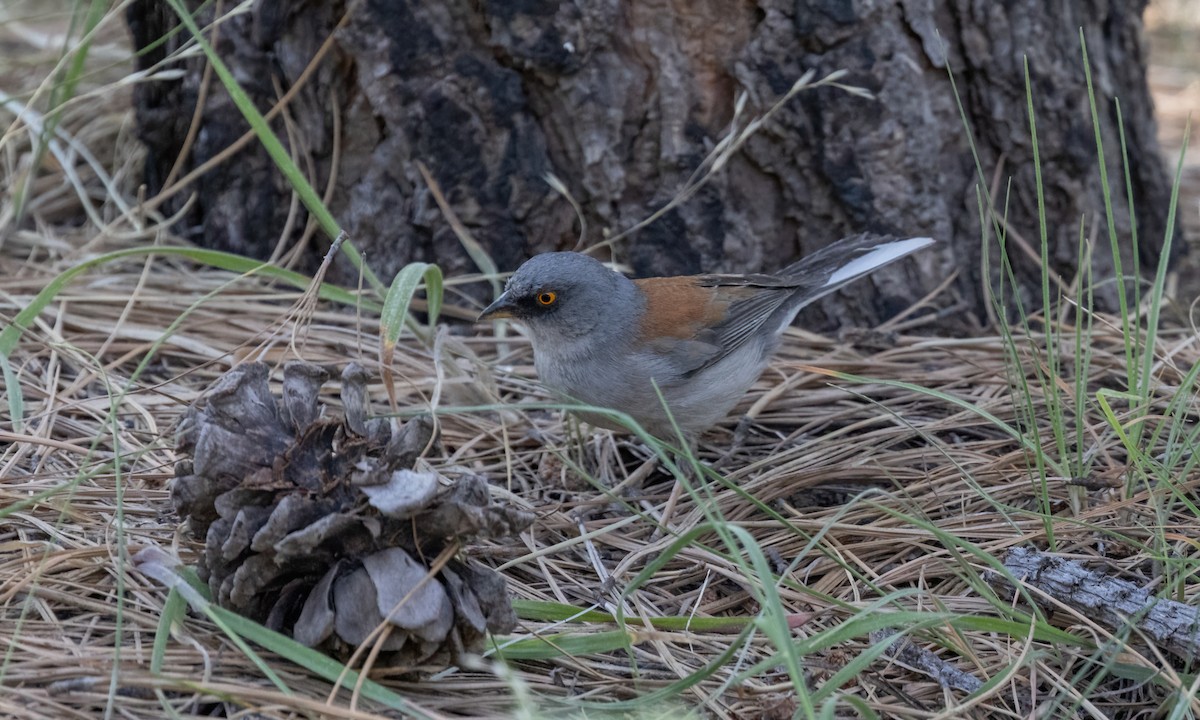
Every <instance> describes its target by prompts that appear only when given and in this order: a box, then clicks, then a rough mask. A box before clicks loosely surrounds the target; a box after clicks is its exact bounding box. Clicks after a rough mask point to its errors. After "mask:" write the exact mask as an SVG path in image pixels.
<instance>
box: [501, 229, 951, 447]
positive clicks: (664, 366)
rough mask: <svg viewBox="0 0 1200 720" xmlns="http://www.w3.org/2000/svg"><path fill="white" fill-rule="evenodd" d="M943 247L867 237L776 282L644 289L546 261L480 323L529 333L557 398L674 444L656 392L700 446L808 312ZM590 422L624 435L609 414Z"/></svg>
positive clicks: (526, 267) (510, 287)
mask: <svg viewBox="0 0 1200 720" xmlns="http://www.w3.org/2000/svg"><path fill="white" fill-rule="evenodd" d="M932 243H933V240H932V239H930V238H924V237H918V238H907V239H903V240H901V239H897V238H893V237H886V236H880V235H873V234H864V235H856V236H853V237H849V238H846V239H844V240H840V241H838V242H836V243H834V244H832V245H830V246H828V247H826V248H823V249H821V250H819V251H817V252H815V253H812V254H810V255H808V256H806V257H805V258H803V259H802V260H800V261H799V262H796V263H795V264H793V265H789V266H788V267H786V268H784V269H783V270H780V271H779V272H777V273H773V274H769V275H766V274H764V275H688V276H681V277H656V278H646V279H642V280H630V279H629V278H627V277H625V276H624V275H622V274H620V273H618V272H616V271H614V270H610V269H609V268H608V267H606V266H605V265H603V264H602V263H601V262H600V261H598V260H596V259H595V258H591V257H588V256H587V255H581V254H579V253H573V252H556V253H545V254H542V255H537V256H535V257H533V258H531V259H529V260H528V261H526V262H525V263H524V264H523V265H521V267H520V268H518V269H517V271H516V273H514V274H513V276H512V278H510V279H509V281H508V284H507V285H506V286H505V289H504V292H503V294H501V295H500V297H498V298H496V301H495V302H494V303H492V304H491V305H489V306H488V307H487V308H486V309H485V310H484V311H483V313H481V314H480V316H479V319H480V320H487V319H492V318H504V317H508V318H514V319H516V320H518V321H520V322H522V323H523V324H524V325H525V326H526V327H527V328H528V329H529V335H530V338H531V340H532V342H533V358H534V365H535V366H536V368H537V373H538V377H539V378H540V379H541V381H542V382H543V383H544V384H545V385H546V386H547V387H549V388H550V389H551V390H553V391H555V392H557V393H559V394H561V395H563V396H565V397H566V398H568V399H571V400H576V401H579V402H582V403H585V404H588V405H594V406H597V407H603V408H609V409H613V410H619V411H621V412H624V413H626V414H628V415H630V416H631V417H633V418H634V419H635V420H637V421H638V423H640V424H641V425H642V427H643V428H645V429H646V430H647V431H648V432H650V433H651V434H653V435H656V436H659V437H663V438H669V437H672V436H673V435H674V430H673V429H672V426H671V422H670V420H669V418H668V417H667V413H666V411H664V409H663V405H662V402H661V401H660V399H659V396H658V394H657V393H656V392H655V391H654V384H657V385H658V388H659V390H660V391H661V393H662V396H663V398H664V399H665V400H666V403H667V406H668V407H669V408H670V411H671V416H672V417H674V419H675V423H676V424H677V425H678V426H679V428H680V430H682V431H683V433H684V434H685V435H689V436H694V435H697V434H699V433H701V432H703V431H704V430H707V429H708V428H710V427H712V426H713V425H715V424H716V423H717V422H719V421H720V420H721V419H723V418H724V417H725V416H726V415H727V414H728V413H729V410H730V409H731V408H732V407H733V406H734V405H735V404H736V403H737V401H738V400H739V399H740V398H741V397H742V395H743V394H745V392H746V390H748V389H749V388H750V386H751V385H753V384H754V381H755V380H757V379H758V376H759V374H761V373H762V371H763V369H764V368H765V367H766V365H767V361H768V359H769V358H770V355H771V353H772V352H773V351H774V350H775V348H776V347H777V346H778V345H779V337H780V335H781V334H782V333H783V330H784V329H785V328H786V327H787V326H788V325H789V324H791V322H792V320H793V319H794V318H795V317H796V313H797V312H799V311H800V309H801V308H803V307H804V306H805V305H808V304H809V303H811V302H813V301H814V300H817V299H818V298H820V297H822V296H824V295H827V294H828V293H831V292H833V291H835V290H837V289H838V288H840V287H842V286H844V285H846V284H847V283H851V282H853V281H855V280H857V279H858V278H861V277H863V276H864V275H866V274H867V273H870V272H872V271H873V270H876V269H878V268H881V267H883V266H884V265H887V264H888V263H891V262H895V261H896V260H899V259H900V258H902V257H904V256H906V255H908V254H910V253H912V252H915V251H917V250H920V249H921V248H923V247H926V246H928V245H931V244H932ZM583 419H584V420H586V421H588V422H591V423H592V424H595V425H600V426H603V427H614V424H613V423H612V421H611V420H609V419H607V418H606V417H605V416H602V415H596V414H584V415H583Z"/></svg>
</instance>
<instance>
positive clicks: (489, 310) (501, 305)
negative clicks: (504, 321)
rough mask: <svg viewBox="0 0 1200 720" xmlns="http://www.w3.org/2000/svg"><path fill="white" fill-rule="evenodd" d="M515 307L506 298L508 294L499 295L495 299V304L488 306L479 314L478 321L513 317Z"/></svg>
mask: <svg viewBox="0 0 1200 720" xmlns="http://www.w3.org/2000/svg"><path fill="white" fill-rule="evenodd" d="M516 307H517V306H516V305H515V304H514V303H513V302H512V300H511V299H509V297H508V293H500V297H498V298H496V302H494V303H492V304H491V305H488V306H487V307H485V308H484V309H483V312H481V313H479V320H480V321H481V322H482V321H484V320H499V319H500V318H510V317H514V315H513V310H515V309H516Z"/></svg>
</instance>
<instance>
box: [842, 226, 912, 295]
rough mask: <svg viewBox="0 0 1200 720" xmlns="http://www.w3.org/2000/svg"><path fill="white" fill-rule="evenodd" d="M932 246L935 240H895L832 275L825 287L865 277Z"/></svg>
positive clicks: (849, 263) (875, 248) (876, 248)
mask: <svg viewBox="0 0 1200 720" xmlns="http://www.w3.org/2000/svg"><path fill="white" fill-rule="evenodd" d="M932 244H933V238H927V237H914V238H908V239H907V240H895V241H893V242H888V243H883V244H882V245H876V246H875V247H874V248H873V249H872V250H871V251H870V252H868V253H866V254H865V255H862V256H860V257H857V258H855V259H853V260H851V261H850V262H848V263H846V264H845V265H843V266H842V267H840V268H838V270H837V272H835V273H833V274H832V275H830V276H829V279H828V280H826V281H825V286H826V287H829V286H830V285H838V284H840V283H844V282H846V281H848V280H852V279H854V278H856V277H858V276H860V275H865V274H867V273H869V272H871V271H872V270H874V269H875V268H878V267H883V266H884V265H887V264H888V263H890V262H892V261H893V260H898V259H900V258H902V257H904V256H905V255H908V254H909V253H912V252H916V251H917V250H920V249H921V248H923V247H925V246H926V245H932Z"/></svg>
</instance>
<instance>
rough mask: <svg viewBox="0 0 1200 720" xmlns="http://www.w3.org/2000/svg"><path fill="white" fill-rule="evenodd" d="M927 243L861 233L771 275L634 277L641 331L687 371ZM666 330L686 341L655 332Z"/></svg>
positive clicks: (774, 330) (776, 328)
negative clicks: (641, 308) (640, 298)
mask: <svg viewBox="0 0 1200 720" xmlns="http://www.w3.org/2000/svg"><path fill="white" fill-rule="evenodd" d="M932 243H933V240H931V239H929V238H906V239H896V238H893V237H888V236H882V235H874V234H870V233H865V234H862V235H855V236H852V237H848V238H845V239H843V240H839V241H838V242H835V243H833V244H832V245H829V246H828V247H825V248H822V249H821V250H818V251H817V252H814V253H810V254H809V255H807V256H805V257H804V258H803V259H801V260H800V261H799V262H796V263H794V264H792V265H789V266H788V267H786V268H784V269H783V270H782V271H780V272H779V273H776V274H772V275H699V276H689V277H678V278H653V279H650V280H637V281H635V282H637V283H638V286H639V288H641V289H642V291H643V293H644V294H645V296H646V299H647V313H646V317H647V318H649V319H650V320H649V321H644V322H643V325H642V328H641V331H642V337H643V339H645V340H647V341H650V340H652V339H653V340H654V343H653V344H654V345H657V346H659V347H662V348H663V351H662V352H664V353H666V355H667V356H668V357H669V358H670V360H671V362H672V363H673V365H674V366H675V367H677V368H678V369H679V371H680V372H681V373H683V374H684V375H685V376H691V375H694V374H696V373H698V372H700V371H701V370H703V369H705V368H707V367H711V366H712V365H714V364H715V363H717V362H719V361H720V360H721V359H722V358H724V357H726V356H727V355H729V354H731V353H733V352H736V351H737V350H739V349H740V348H741V347H742V346H744V345H745V344H746V342H747V341H748V340H750V339H751V338H753V337H756V336H760V335H761V334H764V332H765V333H766V334H770V335H771V336H772V337H774V336H775V335H778V334H779V333H780V332H782V331H783V329H784V328H785V327H787V326H788V325H790V324H791V322H792V320H793V319H794V318H795V317H796V313H798V312H799V311H800V309H801V308H803V307H804V306H805V305H808V304H809V303H812V302H814V301H816V300H818V299H820V298H822V297H824V296H825V295H828V294H829V293H832V292H834V291H836V290H838V289H840V288H841V287H843V286H845V285H847V284H849V283H851V282H854V281H855V280H858V279H859V278H861V277H863V276H864V275H867V274H868V273H870V272H872V271H874V270H876V269H878V268H881V267H883V266H884V265H888V264H890V263H892V262H895V261H896V260H899V259H900V258H903V257H905V256H907V255H909V254H910V253H913V252H916V251H917V250H920V249H921V248H924V247H927V246H928V245H930V244H932ZM664 337H665V338H676V339H679V340H686V341H689V342H688V343H684V344H679V343H671V342H664V341H661V340H659V338H664ZM675 356H678V357H675Z"/></svg>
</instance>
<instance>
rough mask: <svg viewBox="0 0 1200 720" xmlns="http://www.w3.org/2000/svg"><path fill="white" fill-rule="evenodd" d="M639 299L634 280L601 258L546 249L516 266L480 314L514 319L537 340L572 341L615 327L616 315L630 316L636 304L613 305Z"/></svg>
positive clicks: (482, 317)
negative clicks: (503, 285)
mask: <svg viewBox="0 0 1200 720" xmlns="http://www.w3.org/2000/svg"><path fill="white" fill-rule="evenodd" d="M634 298H635V293H634V287H633V283H632V282H630V280H629V279H628V278H626V277H625V276H624V275H622V274H620V273H618V272H616V271H615V270H610V269H608V268H607V267H605V266H604V264H603V263H601V262H600V261H599V260H596V259H595V258H592V257H588V256H587V255H581V254H579V253H573V252H555V253H544V254H542V255H537V256H535V257H533V258H530V259H529V260H527V261H526V262H525V264H524V265H522V266H521V267H519V268H517V272H516V273H514V274H513V276H512V277H511V278H509V280H508V284H507V285H506V286H505V287H504V293H503V294H501V295H500V297H498V298H496V302H494V303H492V304H491V305H489V306H488V307H487V309H485V310H484V311H483V312H482V313H481V314H480V315H479V319H480V320H490V319H493V318H504V317H510V318H515V319H517V320H520V321H521V322H523V323H524V324H525V325H526V326H527V327H528V328H529V330H530V332H531V333H532V334H533V336H534V339H535V341H536V340H545V341H555V340H570V339H573V338H577V337H581V336H583V335H587V334H590V333H593V332H595V331H597V330H604V329H608V328H611V327H612V325H613V323H612V321H611V318H612V317H616V316H622V315H623V316H625V317H628V316H629V315H630V314H631V313H632V312H633V310H634V308H633V307H625V308H624V312H619V313H616V314H614V312H613V309H614V307H616V306H620V305H626V306H627V305H628V304H629V303H632V302H636V300H635V299H634ZM622 324H623V323H622ZM614 329H615V328H614Z"/></svg>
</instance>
